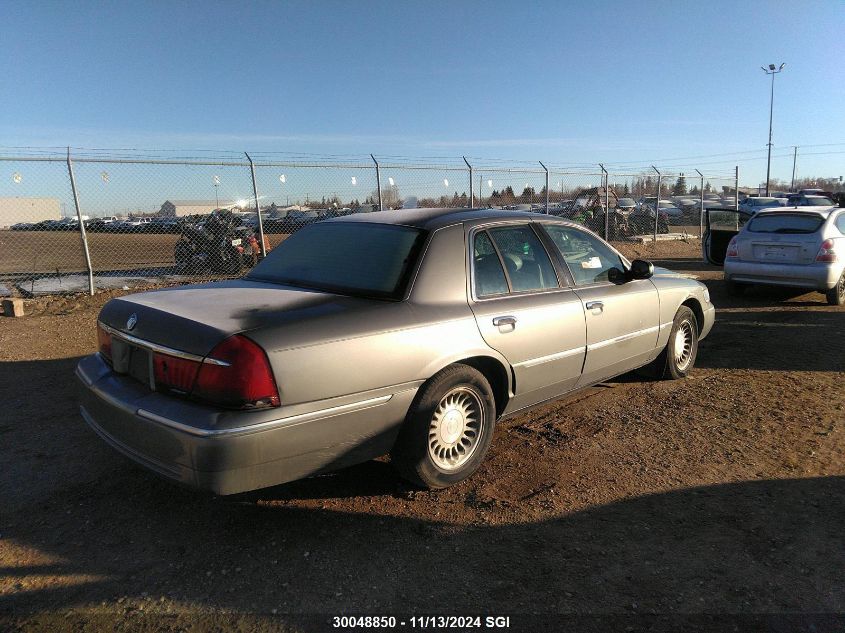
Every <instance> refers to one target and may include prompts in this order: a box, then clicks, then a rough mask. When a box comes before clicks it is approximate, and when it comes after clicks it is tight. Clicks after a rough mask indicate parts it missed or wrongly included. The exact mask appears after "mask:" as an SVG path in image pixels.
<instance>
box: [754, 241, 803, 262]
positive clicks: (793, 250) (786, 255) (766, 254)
mask: <svg viewBox="0 0 845 633" xmlns="http://www.w3.org/2000/svg"><path fill="white" fill-rule="evenodd" d="M754 256H755V257H757V258H758V259H762V260H765V261H794V260H795V259H796V258H797V256H798V248H797V247H795V246H782V245H780V244H757V245H755V246H754Z"/></svg>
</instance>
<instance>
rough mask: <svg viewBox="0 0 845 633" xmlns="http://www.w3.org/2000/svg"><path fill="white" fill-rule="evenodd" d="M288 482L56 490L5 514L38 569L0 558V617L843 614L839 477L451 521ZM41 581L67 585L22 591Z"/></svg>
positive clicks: (134, 473)
mask: <svg viewBox="0 0 845 633" xmlns="http://www.w3.org/2000/svg"><path fill="white" fill-rule="evenodd" d="M387 476H388V475H387V473H386V471H382V470H380V469H377V470H375V471H374V470H370V469H368V468H354V469H347V470H345V471H342V472H340V473H339V474H337V475H336V476H335V477H332V478H318V479H315V480H311V481H310V482H305V483H302V484H300V487H303V486H304V487H307V488H308V489H309V490H310V492H311V494H312V495H313V498H314V499H320V498H322V499H328V498H332V497H334V496H337V494H338V492H337V491H338V490H344V489H345V490H346V491H349V490H353V489H364V490H366V489H367V485H366V484H364V483H362V481H361V480H362V479H368V478H371V477H377V478H382V477H387ZM391 478H392V477H391ZM384 485H387V484H386V483H385V484H384ZM289 488H290V486H285V487H278V488H273V489H269V490H266V491H264V492H263V493H255V494H254V497H253V500H252V501H249V502H247V501H246V500H245V498H244V497H243V496H241V497H238V498H231V499H229V498H214V497H207V496H203V495H197V494H195V493H192V492H190V491H186V490H182V489H179V488H175V487H173V486H172V485H170V484H169V483H167V482H163V481H159V480H158V479H155V478H153V477H151V476H150V475H149V474H147V473H145V472H143V471H140V470H135V469H131V470H127V471H124V472H120V473H118V476H117V477H113V478H111V479H110V480H107V481H102V482H100V483H99V484H98V485H97V486H96V487H92V488H90V490H89V493H90V494H88V495H87V496H85V497H80V496H79V491H73V490H72V489H71V490H68V491H67V492H68V493H71V494H69V495H66V496H65V495H63V496H62V497H60V498H53V499H50V500H46V501H44V502H42V504H43V505H44V506H46V508H47V509H49V513H48V514H47V515H46V518H47V520H46V521H45V520H39V521H33V520H29V519H28V517H27V515H26V514H18V515H16V516H14V517H7V518H6V520H5V525H4V526H3V538H4V539H5V540H7V541H8V542H10V543H13V544H14V545H15V547H16V548H18V549H23V548H25V549H26V551H28V552H35V553H36V554H37V556H36V557H35V558H36V559H38V560H45V561H49V562H47V563H42V562H34V563H27V562H26V560H24V561H23V562H21V561H11V560H9V561H7V562H6V563H5V564H4V566H3V567H2V568H0V576H2V577H5V580H4V582H8V583H10V584H12V583H17V584H15V590H14V591H12V592H7V593H5V594H3V595H0V613H6V614H9V613H17V614H21V613H27V612H30V611H31V610H45V611H48V612H55V611H63V610H65V609H67V608H69V607H74V606H80V605H85V604H97V603H99V602H100V601H106V602H107V603H113V602H114V601H116V600H117V599H118V598H121V597H123V596H127V597H128V598H129V599H130V600H135V599H138V600H142V599H143V598H142V597H143V596H145V595H147V594H149V595H152V596H159V595H166V596H170V597H171V599H174V600H177V601H178V602H180V603H182V604H183V605H187V606H189V607H191V608H205V607H211V608H215V609H236V610H241V611H244V612H259V613H269V612H270V611H271V610H272V609H278V610H279V611H280V612H295V613H343V612H349V611H355V612H378V613H386V612H402V613H411V612H417V613H419V612H426V613H427V612H431V610H432V605H441V607H440V609H438V612H442V611H447V612H453V613H454V612H460V611H464V610H470V611H473V612H481V613H488V612H489V613H500V612H505V611H506V612H509V613H578V614H612V613H616V614H648V613H662V614H672V613H674V614H684V613H781V612H791V613H799V614H800V613H805V614H811V613H831V612H839V611H842V610H843V609H845V580H843V577H842V575H841V573H840V571H841V569H842V568H843V566H845V537H843V535H842V530H841V526H842V522H843V519H845V477H827V478H812V479H799V480H776V481H770V480H768V481H751V482H739V483H734V484H727V485H719V486H709V487H703V488H692V489H689V488H688V489H681V490H675V491H671V492H666V493H662V494H655V495H649V496H645V497H640V498H632V499H626V500H623V501H618V502H616V503H611V504H609V505H596V506H592V507H589V508H587V509H585V510H582V511H580V512H574V513H572V514H567V515H563V516H559V517H555V518H551V519H547V520H544V521H540V522H531V521H529V522H521V520H520V518H519V517H518V516H514V517H508V518H507V519H506V520H503V518H504V517H503V516H502V514H501V513H497V512H495V511H491V512H490V513H489V515H487V514H485V512H484V511H483V510H478V517H477V520H476V521H474V522H473V524H471V525H462V526H458V525H452V524H450V523H449V522H448V521H439V520H435V519H432V518H421V517H419V516H416V517H414V516H413V515H415V514H418V515H419V514H426V513H427V508H426V507H417V508H409V509H408V514H409V515H410V516H404V517H397V516H387V515H385V514H382V513H379V512H378V511H367V509H366V507H367V504H368V503H372V502H373V499H372V498H371V499H369V500H368V499H367V498H366V497H362V498H361V499H360V501H361V504H362V511H361V512H349V511H333V510H331V509H330V508H325V509H324V508H320V507H314V508H302V507H291V506H289V505H286V504H285V503H284V502H285V500H286V499H290V498H291V497H292V496H293V497H296V496H300V495H298V494H297V493H294V494H293V495H291V494H290V490H289ZM300 489H302V488H300ZM341 494H343V493H341ZM408 503H409V504H410V505H414V504H423V503H424V504H427V505H431V504H437V503H438V498H437V495H436V494H427V495H426V497H425V501H423V500H420V499H411V500H409V501H408ZM41 516H42V517H44V516H45V515H44V514H43V511H42V514H41ZM487 518H489V519H491V520H495V521H496V522H497V524H495V525H489V524H485V520H486V519H487ZM41 574H51V575H54V576H58V577H59V578H61V579H63V581H64V582H62V583H60V584H59V583H57V584H54V585H52V586H50V587H48V588H39V587H38V584H37V582H35V583H32V582H27V580H28V579H31V578H38V576H39V575H41ZM805 617H807V618H809V620H808V621H812V616H805ZM800 618H801V616H799V621H800ZM587 619H588V620H590V618H587ZM594 619H596V621H599V622H600V621H601V618H600V617H598V616H596V617H594ZM799 628H800V627H799Z"/></svg>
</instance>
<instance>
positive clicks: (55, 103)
mask: <svg viewBox="0 0 845 633" xmlns="http://www.w3.org/2000/svg"><path fill="white" fill-rule="evenodd" d="M0 15H2V19H0V68H3V69H4V73H3V76H2V79H0V154H2V153H6V154H9V153H12V154H13V153H15V151H14V149H13V148H21V147H33V146H37V147H47V146H49V147H57V146H67V145H70V146H73V147H79V148H114V149H124V148H138V149H143V150H145V151H148V153H150V154H156V153H161V154H162V155H167V152H166V151H167V150H180V151H181V153H178V155H186V156H187V155H190V156H197V155H199V156H203V155H210V153H208V154H203V153H202V152H203V151H206V152H207V151H208V150H214V151H217V152H221V153H222V152H224V151H233V152H234V151H237V152H242V151H249V152H251V153H255V154H258V155H261V156H265V157H266V156H278V157H284V156H288V155H297V156H302V155H309V156H310V157H312V158H314V159H316V158H319V157H337V156H343V157H346V156H354V157H356V159H357V158H361V157H364V158H366V157H368V155H369V154H370V153H373V154H376V156H377V157H385V159H388V158H389V157H402V158H419V159H425V160H427V161H429V162H432V161H436V160H439V158H440V157H448V158H449V159H450V160H460V157H461V156H463V155H466V156H467V157H468V158H470V159H471V161H473V162H476V163H484V162H488V163H495V162H496V161H526V162H527V161H540V160H542V161H543V162H544V163H546V164H547V165H556V166H562V167H565V166H591V165H595V164H597V163H599V162H601V163H604V164H605V165H606V166H608V168H609V169H611V170H614V171H618V172H620V173H621V172H625V171H635V170H640V169H646V168H648V167H649V166H650V165H652V164H654V165H657V166H658V167H659V168H665V169H667V170H675V171H683V170H685V169H686V170H692V169H693V168H696V167H698V168H699V169H701V170H702V171H705V172H706V173H713V174H728V173H733V168H734V165H739V167H740V172H741V182H742V184H744V185H756V184H758V183H759V182H763V181H764V180H765V172H766V143H767V141H768V139H767V135H768V124H769V97H770V92H769V91H770V85H771V84H770V78H769V77H767V76H766V75H765V74H764V73H763V71H762V70H761V69H760V66H761V65H768V64H769V63H775V64H780V63H786V67H785V68H784V71H783V72H782V73H781V74H779V75H778V76H777V77H776V79H775V101H774V137H773V143H774V149H773V156H774V158H773V160H772V176H773V178H781V179H786V180H789V178H790V176H791V172H792V152H793V150H792V146H794V145H797V146H799V149H798V165H797V175H798V176H799V177H801V176H818V177H838V176H840V175H845V125H843V124H845V81H843V79H845V76H843V75H844V74H845V71H843V69H845V64H843V61H845V39H843V37H842V34H843V33H845V2H842V0H833V1H829V2H810V1H802V2H800V3H797V2H787V1H779V0H772V1H769V2H760V1H748V2H743V1H736V0H734V1H732V2H721V1H718V0H717V1H711V2H708V3H701V2H695V3H694V2H683V1H678V0H675V1H674V2H658V1H655V2H631V1H624V2H591V3H586V2H560V1H550V2H526V1H515V2H497V1H493V0H491V1H486V2H481V1H478V2H469V1H456V0H452V1H448V2H438V1H425V2H405V1H402V0H393V1H391V2H387V1H384V2H382V1H367V0H355V1H343V2H341V1H330V0H312V1H307V2H306V1H303V2H299V1H291V2H260V1H254V2H214V1H208V0H205V1H203V2H192V1H182V2H173V1H168V2H164V1H147V2H85V1H79V2H46V1H38V0H35V1H30V2H19V1H15V0H0ZM270 152H273V153H278V154H269V153H270ZM169 155H177V154H175V153H173V152H170V154H169ZM526 164H527V163H526ZM274 177H275V176H274ZM228 193H231V194H235V193H237V192H234V191H232V192H228Z"/></svg>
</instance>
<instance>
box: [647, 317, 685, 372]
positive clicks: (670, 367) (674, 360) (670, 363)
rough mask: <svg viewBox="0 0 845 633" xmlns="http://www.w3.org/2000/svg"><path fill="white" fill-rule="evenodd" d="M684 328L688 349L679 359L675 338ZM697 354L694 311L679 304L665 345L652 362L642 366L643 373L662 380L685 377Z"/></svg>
mask: <svg viewBox="0 0 845 633" xmlns="http://www.w3.org/2000/svg"><path fill="white" fill-rule="evenodd" d="M682 328H684V331H685V332H686V335H687V336H688V341H689V351H688V353H687V355H685V356H684V357H683V358H682V359H679V358H678V357H677V356H676V354H675V353H674V352H675V340H676V337H677V336H678V332H679V331H680V330H681V329H682ZM697 356H698V320H697V319H696V318H695V313H694V312H693V311H692V310H690V309H689V308H688V307H687V306H681V307H680V308H679V309H678V312H677V313H675V320H674V321H673V322H672V330H671V331H670V332H669V340H668V341H667V343H666V347H665V348H663V351H662V352H660V356H658V357H657V358H656V359H655V360H654V362H652V363H651V364H650V365H647V366H646V367H644V368H643V370H642V371H643V373H645V374H647V375H651V376H654V377H655V378H662V379H664V380H678V379H679V378H685V377H686V376H687V374H689V372H690V370H691V369H692V368H693V366H694V365H695V359H696V357H697Z"/></svg>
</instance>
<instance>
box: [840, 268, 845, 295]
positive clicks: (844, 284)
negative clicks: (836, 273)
mask: <svg viewBox="0 0 845 633" xmlns="http://www.w3.org/2000/svg"><path fill="white" fill-rule="evenodd" d="M839 296H840V297H845V273H842V276H841V277H840V278H839Z"/></svg>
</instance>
